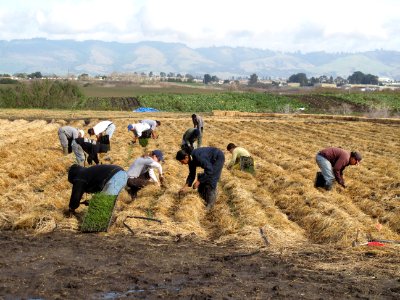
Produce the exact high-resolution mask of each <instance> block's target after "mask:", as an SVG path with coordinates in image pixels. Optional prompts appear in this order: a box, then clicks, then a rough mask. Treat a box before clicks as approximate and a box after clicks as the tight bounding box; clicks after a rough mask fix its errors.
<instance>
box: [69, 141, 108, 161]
mask: <svg viewBox="0 0 400 300" xmlns="http://www.w3.org/2000/svg"><path fill="white" fill-rule="evenodd" d="M75 142H76V143H77V144H78V145H80V146H81V147H82V149H83V151H85V152H86V153H87V154H88V156H87V162H88V164H89V165H91V164H92V163H93V162H94V163H95V164H96V165H98V164H99V163H100V161H99V157H98V154H99V153H106V152H107V151H108V148H107V145H105V144H101V143H100V142H96V141H94V140H90V139H85V138H77V139H75ZM81 165H82V164H81Z"/></svg>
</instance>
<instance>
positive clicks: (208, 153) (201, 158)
mask: <svg viewBox="0 0 400 300" xmlns="http://www.w3.org/2000/svg"><path fill="white" fill-rule="evenodd" d="M224 162H225V156H224V153H223V152H222V151H221V150H219V149H217V148H214V147H202V148H197V149H195V150H193V152H192V154H191V159H190V160H189V175H188V177H187V179H186V184H187V185H188V186H192V184H193V182H194V180H195V179H196V168H197V167H201V168H203V169H204V173H203V174H200V175H199V176H198V178H197V179H198V181H200V183H202V184H209V185H210V186H211V187H212V188H213V189H215V188H216V187H217V183H218V180H219V178H220V177H221V172H222V167H223V166H224Z"/></svg>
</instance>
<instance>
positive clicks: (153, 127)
mask: <svg viewBox="0 0 400 300" xmlns="http://www.w3.org/2000/svg"><path fill="white" fill-rule="evenodd" d="M140 123H145V124H149V125H150V129H151V137H152V138H153V139H156V138H158V135H157V133H156V132H155V130H156V128H157V127H158V126H161V122H160V121H158V120H149V119H146V120H141V121H140Z"/></svg>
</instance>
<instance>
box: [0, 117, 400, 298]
mask: <svg viewBox="0 0 400 300" xmlns="http://www.w3.org/2000/svg"><path fill="white" fill-rule="evenodd" d="M0 118H1V119H0V163H1V165H2V168H1V170H0V228H1V231H0V238H1V240H2V241H3V243H2V244H3V249H2V250H3V251H2V254H1V259H0V270H1V272H0V273H1V274H2V275H0V282H1V283H0V297H1V296H2V297H4V298H5V299H8V298H21V297H23V298H24V297H25V298H43V299H61V298H64V299H65V298H88V299H90V298H93V299H99V298H100V299H120V298H129V297H130V298H135V297H139V298H140V297H143V298H145V297H149V298H156V297H157V296H160V297H164V298H165V297H167V298H176V297H183V298H191V297H194V298H214V297H215V298H223V297H225V298H227V299H229V298H232V299H241V298H244V297H250V298H258V299H260V298H264V299H265V298H274V297H275V298H296V299H302V298H304V299H317V298H328V299H330V298H332V299H333V298H355V297H361V298H379V299H395V298H399V297H400V281H399V280H398V278H399V277H400V276H399V275H400V267H399V265H400V252H399V249H400V248H399V247H400V246H399V245H396V244H385V245H384V246H381V247H369V246H357V247H352V243H353V242H354V241H355V240H356V239H357V241H358V242H360V243H363V242H367V241H368V237H372V238H378V239H385V240H396V241H400V205H399V202H400V153H399V149H400V140H399V136H400V121H398V120H391V121H386V122H385V123H379V122H376V120H375V122H370V121H368V120H367V119H362V120H360V121H350V120H343V118H342V119H341V118H334V117H330V118H329V119H328V118H323V117H318V118H317V117H315V118H313V117H310V116H308V117H304V118H302V117H294V116H292V115H276V116H274V115H272V114H269V115H264V116H263V115H260V114H259V115H254V116H252V115H251V114H240V113H237V114H235V113H233V112H231V113H226V114H224V113H220V114H215V115H213V114H211V113H209V114H206V115H204V119H205V129H204V130H205V131H204V138H203V144H204V145H207V146H214V147H218V148H220V149H222V150H224V153H225V157H226V163H227V162H228V161H229V160H230V157H231V156H230V154H229V153H228V152H227V151H226V150H225V149H226V145H227V144H228V143H229V142H233V143H235V144H237V145H239V146H243V147H245V148H246V149H248V150H249V152H251V153H252V154H253V156H254V158H255V162H256V174H255V176H252V175H249V174H247V173H242V172H239V171H229V170H227V169H226V168H224V170H223V172H222V176H221V181H220V183H219V187H218V198H217V202H216V205H215V207H214V208H213V209H212V210H211V211H210V212H206V210H205V205H204V203H203V201H202V200H201V198H200V197H199V196H198V195H197V193H196V192H195V191H193V192H191V193H189V194H187V195H185V196H184V197H182V198H179V197H178V195H177V192H178V190H179V189H180V187H182V186H183V184H184V182H185V179H186V176H187V174H188V170H187V166H183V165H181V164H180V163H179V162H178V161H176V160H175V154H176V151H177V150H179V146H180V142H181V138H182V134H183V132H184V131H185V130H186V129H187V128H189V127H191V126H192V123H191V119H190V114H184V113H155V114H147V113H146V114H139V113H136V114H135V113H129V112H106V111H103V112H93V111H82V112H78V111H41V110H11V109H10V110H2V111H1V112H0ZM144 118H153V119H157V120H160V121H161V124H162V125H161V126H160V127H159V128H158V133H159V139H157V140H150V142H149V145H148V147H147V150H153V149H160V150H162V151H163V152H164V155H165V163H164V164H163V168H164V172H165V177H166V182H167V187H166V188H160V189H158V188H155V187H152V186H147V187H145V188H144V189H143V190H141V191H140V192H139V194H138V199H137V200H135V201H134V202H130V197H129V195H128V193H127V192H126V191H123V192H122V193H121V194H120V196H119V198H118V201H117V206H116V210H115V212H114V222H113V224H112V226H111V227H110V230H109V231H108V232H107V233H101V234H81V233H79V224H80V222H81V220H82V218H83V215H84V213H85V210H86V207H84V206H83V207H82V206H81V207H79V209H78V210H77V211H78V214H77V216H76V217H75V216H72V217H66V216H65V214H64V211H65V209H66V208H67V207H68V202H69V196H70V192H71V185H70V184H69V182H68V181H67V170H68V167H69V166H70V165H71V164H72V163H73V162H74V157H73V154H71V155H69V156H63V155H62V151H61V147H60V144H59V141H58V136H57V130H58V128H59V127H60V126H62V125H71V126H76V127H79V128H83V129H85V131H87V129H88V128H90V127H91V126H93V125H94V124H96V123H97V122H98V121H99V120H101V119H109V120H112V121H113V122H114V123H115V124H116V127H117V129H116V132H115V133H114V136H113V138H112V140H111V151H110V152H109V154H110V156H111V163H113V164H117V165H120V166H121V167H123V168H124V169H127V168H128V167H129V165H130V163H132V162H133V160H134V159H136V158H137V157H139V156H140V155H142V154H143V153H144V151H145V150H146V149H144V148H142V147H140V146H139V145H135V146H132V145H130V144H129V143H128V142H129V140H130V139H131V137H132V136H131V134H129V133H128V132H127V130H126V127H127V125H128V124H129V123H134V122H137V121H139V120H141V119H144ZM85 119H90V124H89V125H85V123H84V120H85ZM328 146H340V147H342V148H344V149H347V150H355V151H359V152H361V154H362V155H363V161H362V163H361V164H360V165H359V166H357V167H351V166H349V167H348V168H346V170H345V172H344V178H345V180H346V183H347V186H348V187H347V188H346V189H342V188H341V187H338V186H336V187H335V188H334V189H333V190H332V191H330V192H326V191H323V190H319V189H315V188H314V186H313V181H314V178H315V173H316V171H317V170H318V167H317V165H316V163H315V155H316V153H317V152H318V151H319V150H320V149H322V148H325V147H328ZM102 162H103V163H110V162H109V161H105V160H104V159H103V160H102ZM198 171H199V172H200V170H198ZM87 198H88V199H90V196H88V197H87ZM137 216H139V217H150V218H155V219H158V220H161V223H159V222H151V221H148V220H143V219H136V218H133V217H137ZM266 240H268V242H269V243H267V242H266Z"/></svg>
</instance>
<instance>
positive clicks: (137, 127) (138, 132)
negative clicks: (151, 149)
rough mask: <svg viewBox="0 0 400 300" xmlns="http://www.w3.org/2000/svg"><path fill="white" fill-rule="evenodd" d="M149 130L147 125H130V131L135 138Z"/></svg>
mask: <svg viewBox="0 0 400 300" xmlns="http://www.w3.org/2000/svg"><path fill="white" fill-rule="evenodd" d="M148 129H150V125H149V124H147V123H136V124H132V130H133V132H134V134H135V135H136V136H137V137H141V136H142V133H143V131H145V130H148Z"/></svg>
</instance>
